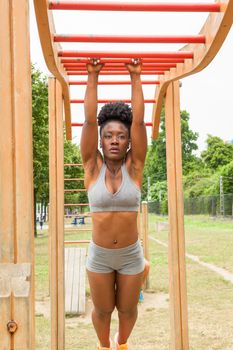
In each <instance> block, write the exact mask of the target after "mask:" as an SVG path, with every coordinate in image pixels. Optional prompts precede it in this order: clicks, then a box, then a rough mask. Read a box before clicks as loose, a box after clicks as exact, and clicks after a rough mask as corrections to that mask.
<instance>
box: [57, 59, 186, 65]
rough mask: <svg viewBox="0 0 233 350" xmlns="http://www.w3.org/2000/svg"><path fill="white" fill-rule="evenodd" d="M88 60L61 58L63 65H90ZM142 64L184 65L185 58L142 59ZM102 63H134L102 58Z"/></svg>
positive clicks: (127, 60) (125, 60) (128, 60)
mask: <svg viewBox="0 0 233 350" xmlns="http://www.w3.org/2000/svg"><path fill="white" fill-rule="evenodd" d="M89 62H90V59H88V58H61V63H85V64H87V63H89ZM141 62H142V64H144V63H184V59H183V58H142V59H141ZM100 63H106V64H112V63H132V59H130V58H100Z"/></svg>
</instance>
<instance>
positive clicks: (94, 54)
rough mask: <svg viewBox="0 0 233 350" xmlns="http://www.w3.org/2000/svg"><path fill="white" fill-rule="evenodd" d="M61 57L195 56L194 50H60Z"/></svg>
mask: <svg viewBox="0 0 233 350" xmlns="http://www.w3.org/2000/svg"><path fill="white" fill-rule="evenodd" d="M58 56H59V57H89V58H90V57H92V58H98V57H105V58H193V52H190V51H176V52H138V51H135V52H119V51H118V52H109V51H63V50H61V51H59V52H58Z"/></svg>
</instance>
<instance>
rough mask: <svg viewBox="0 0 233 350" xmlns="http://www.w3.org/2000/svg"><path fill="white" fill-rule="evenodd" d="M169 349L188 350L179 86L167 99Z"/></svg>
mask: <svg viewBox="0 0 233 350" xmlns="http://www.w3.org/2000/svg"><path fill="white" fill-rule="evenodd" d="M165 108H166V115H165V126H166V153H167V179H168V211H169V253H168V254H169V256H168V261H169V272H170V278H169V280H170V281H169V286H170V320H171V349H172V350H188V348H189V343H188V317H187V291H186V271H185V242H184V210H183V191H182V159H181V158H182V157H181V129H180V98H179V82H178V81H176V82H174V83H171V84H170V85H169V87H168V90H167V95H166V104H165Z"/></svg>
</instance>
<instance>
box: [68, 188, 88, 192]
mask: <svg viewBox="0 0 233 350" xmlns="http://www.w3.org/2000/svg"><path fill="white" fill-rule="evenodd" d="M86 191H87V190H86V189H85V188H76V189H69V190H64V192H86Z"/></svg>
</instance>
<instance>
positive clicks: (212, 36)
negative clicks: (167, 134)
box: [152, 0, 233, 139]
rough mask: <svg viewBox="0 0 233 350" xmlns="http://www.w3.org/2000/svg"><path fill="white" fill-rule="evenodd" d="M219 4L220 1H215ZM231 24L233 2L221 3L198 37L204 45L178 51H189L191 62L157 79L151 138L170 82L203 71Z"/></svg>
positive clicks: (228, 0) (186, 61)
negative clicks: (204, 40) (217, 11)
mask: <svg viewBox="0 0 233 350" xmlns="http://www.w3.org/2000/svg"><path fill="white" fill-rule="evenodd" d="M217 2H220V1H217ZM232 23H233V0H223V1H221V12H219V13H210V15H209V16H208V18H207V20H206V22H205V24H204V26H203V27H202V29H201V31H200V33H199V34H200V35H204V36H205V38H206V43H205V44H203V45H200V44H189V45H186V46H184V47H183V48H182V49H181V50H180V51H181V52H182V51H191V52H193V54H194V57H193V60H187V59H186V60H185V62H184V63H178V64H177V68H172V69H171V70H170V71H169V72H165V74H163V75H161V76H159V77H158V79H159V80H160V85H159V86H158V87H156V90H155V100H156V105H154V106H153V111H152V121H153V129H152V138H153V139H156V138H157V137H158V132H159V124H160V115H161V109H162V105H163V100H164V97H165V95H166V90H167V87H168V85H169V83H170V82H172V81H175V80H178V79H181V78H184V77H186V76H189V75H191V74H194V73H197V72H199V71H201V70H202V69H204V68H205V67H206V66H207V65H208V64H209V63H210V62H211V61H212V60H213V59H214V57H215V56H216V54H217V53H218V51H219V50H220V48H221V46H222V44H223V42H224V40H225V39H226V37H227V34H228V32H229V30H230V28H231V26H232Z"/></svg>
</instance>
